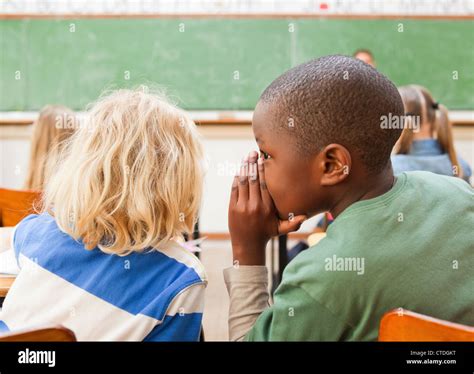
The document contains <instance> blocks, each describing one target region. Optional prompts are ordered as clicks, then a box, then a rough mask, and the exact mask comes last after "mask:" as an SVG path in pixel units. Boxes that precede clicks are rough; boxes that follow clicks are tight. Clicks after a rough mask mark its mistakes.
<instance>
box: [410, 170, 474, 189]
mask: <svg viewBox="0 0 474 374" xmlns="http://www.w3.org/2000/svg"><path fill="white" fill-rule="evenodd" d="M404 174H406V178H407V181H408V183H409V184H410V185H411V186H412V187H418V188H424V189H430V190H431V192H432V193H450V192H451V191H459V192H465V193H467V194H473V192H474V190H473V188H472V187H471V185H470V184H469V183H467V182H466V181H465V180H463V179H461V178H456V177H452V176H447V175H440V174H435V173H432V172H429V171H409V172H405V173H404Z"/></svg>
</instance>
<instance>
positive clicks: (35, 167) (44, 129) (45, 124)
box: [25, 105, 79, 191]
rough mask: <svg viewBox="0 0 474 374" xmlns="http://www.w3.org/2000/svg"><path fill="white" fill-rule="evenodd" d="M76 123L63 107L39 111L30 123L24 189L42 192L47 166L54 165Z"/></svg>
mask: <svg viewBox="0 0 474 374" xmlns="http://www.w3.org/2000/svg"><path fill="white" fill-rule="evenodd" d="M78 124H79V123H78V121H77V119H76V117H75V115H74V113H73V112H72V111H71V110H70V109H69V108H66V107H64V106H60V105H47V106H45V107H44V108H43V109H42V110H41V111H40V113H39V116H38V119H37V120H36V121H35V122H34V124H33V134H32V137H31V151H30V164H29V166H28V174H27V176H26V182H25V189H27V190H35V191H42V190H43V187H44V183H45V181H47V180H48V176H49V174H50V173H51V170H49V169H50V167H51V165H54V164H55V163H56V159H57V157H58V155H59V154H60V153H61V148H62V146H63V144H64V141H65V140H66V139H67V138H69V137H70V136H71V135H72V134H73V133H74V131H75V130H76V128H77V127H78Z"/></svg>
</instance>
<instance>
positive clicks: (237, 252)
mask: <svg viewBox="0 0 474 374" xmlns="http://www.w3.org/2000/svg"><path fill="white" fill-rule="evenodd" d="M305 219H306V216H304V215H300V216H295V217H292V218H291V219H288V220H281V219H280V218H279V217H278V214H277V210H276V208H275V205H274V203H273V200H272V198H271V196H270V193H269V192H268V188H267V185H266V183H265V166H264V160H263V158H259V157H258V153H257V152H255V151H252V152H250V154H249V155H248V156H247V157H245V158H244V159H243V161H242V165H241V168H240V173H239V175H236V176H235V177H234V181H233V183H232V191H231V196H230V202H229V231H230V236H231V241H232V251H233V255H234V264H238V265H265V247H266V245H267V243H268V241H269V240H270V238H272V237H274V236H278V235H284V234H288V233H289V232H292V231H296V230H298V229H299V227H300V226H301V223H303V221H304V220H305Z"/></svg>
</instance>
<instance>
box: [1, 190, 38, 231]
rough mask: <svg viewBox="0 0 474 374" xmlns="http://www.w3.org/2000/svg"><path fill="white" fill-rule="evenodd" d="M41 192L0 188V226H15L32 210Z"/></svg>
mask: <svg viewBox="0 0 474 374" xmlns="http://www.w3.org/2000/svg"><path fill="white" fill-rule="evenodd" d="M40 197H41V192H38V191H20V190H10V189H6V188H0V227H7V226H15V225H16V224H17V223H18V222H20V221H21V220H22V219H23V218H25V217H26V216H27V215H28V214H31V213H32V212H33V205H34V204H35V203H36V202H38V201H39V199H40Z"/></svg>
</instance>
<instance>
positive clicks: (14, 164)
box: [0, 125, 474, 233]
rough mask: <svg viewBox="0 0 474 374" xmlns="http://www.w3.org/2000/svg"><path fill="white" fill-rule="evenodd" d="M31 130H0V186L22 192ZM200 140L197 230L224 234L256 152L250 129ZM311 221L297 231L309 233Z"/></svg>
mask: <svg viewBox="0 0 474 374" xmlns="http://www.w3.org/2000/svg"><path fill="white" fill-rule="evenodd" d="M31 128H32V126H31V125H30V126H24V125H23V126H0V186H2V187H8V188H22V184H23V181H24V178H25V175H26V171H27V167H28V160H29V152H30V150H29V136H30V132H31ZM199 130H200V132H201V134H202V135H203V137H204V148H205V151H206V153H207V159H208V170H207V173H206V178H205V189H204V200H203V207H202V213H201V221H200V224H201V226H200V229H201V231H202V232H211V233H225V232H228V227H227V206H228V199H229V192H230V186H231V184H232V176H233V173H234V171H235V170H236V167H237V165H238V164H239V162H240V160H241V159H242V157H243V156H244V155H245V154H247V153H248V152H249V151H251V150H252V149H256V144H255V140H254V139H253V137H252V132H251V128H250V126H235V125H232V126H224V125H214V126H199ZM454 137H455V145H456V149H457V150H458V152H459V154H460V155H461V156H462V157H463V158H464V159H465V160H466V161H467V162H468V163H470V165H471V166H473V165H474V131H473V128H472V127H468V126H459V127H455V128H454ZM314 221H315V219H313V220H311V221H310V222H307V223H305V225H304V226H303V227H302V229H301V231H310V230H311V229H312V227H313V225H314Z"/></svg>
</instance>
